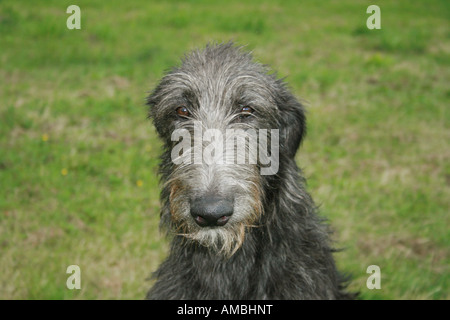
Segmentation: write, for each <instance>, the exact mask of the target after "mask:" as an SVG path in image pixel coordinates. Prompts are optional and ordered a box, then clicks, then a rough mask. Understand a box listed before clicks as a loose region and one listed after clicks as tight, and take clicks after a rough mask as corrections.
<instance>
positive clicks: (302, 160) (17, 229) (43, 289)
mask: <svg viewBox="0 0 450 320" xmlns="http://www.w3.org/2000/svg"><path fill="white" fill-rule="evenodd" d="M72 4H77V5H78V6H79V7H80V8H81V30H68V29H67V27H66V20H67V18H68V17H69V15H70V14H67V13H66V9H67V7H68V6H69V5H72ZM369 4H377V5H378V6H379V7H380V8H381V27H382V28H381V30H368V29H367V27H366V20H367V18H368V17H369V14H367V13H366V9H367V6H368V5H369ZM449 17H450V5H449V2H448V1H445V0H443V1H377V2H376V3H372V2H370V3H369V2H366V1H350V0H345V1H313V0H311V1H261V0H258V1H234V0H233V1H226V2H225V1H224V2H223V3H222V4H220V3H219V2H213V1H168V2H162V1H72V0H71V1H32V2H20V1H14V0H9V1H1V2H0V299H142V298H144V296H145V293H146V291H147V290H148V288H149V287H150V286H151V283H152V282H151V280H149V277H150V275H151V272H152V271H154V270H155V269H156V267H157V266H158V265H159V263H160V262H161V261H162V260H163V259H164V257H165V255H166V254H167V249H168V240H167V239H166V238H165V237H164V235H162V234H161V233H160V232H159V230H158V223H159V206H160V205H159V191H160V188H159V185H158V178H157V164H158V154H159V153H160V150H161V144H160V142H159V141H158V139H157V137H156V135H155V131H154V129H153V127H152V125H151V122H150V121H149V120H148V119H147V109H146V106H145V98H146V95H147V94H148V93H149V91H150V90H151V88H152V87H153V86H154V85H155V84H156V82H157V80H158V78H160V77H161V76H162V74H163V72H164V70H166V69H167V68H169V67H171V66H172V65H174V64H177V63H178V62H179V57H180V56H182V55H183V53H184V52H185V51H187V50H190V49H193V48H197V47H202V46H204V45H205V44H206V43H207V42H209V41H219V42H221V41H225V42H226V41H229V40H234V41H235V42H236V43H237V44H241V45H247V48H248V50H252V51H253V54H254V56H255V58H256V60H257V61H259V62H262V63H264V64H269V65H271V66H272V67H273V69H274V70H276V71H277V72H278V74H279V75H280V76H281V77H286V81H287V82H288V83H289V84H290V87H291V88H292V90H293V92H294V93H295V94H296V95H297V96H298V97H301V98H303V99H304V100H305V101H307V103H308V136H307V138H306V140H305V142H304V144H303V146H302V148H301V150H300V152H299V153H298V154H297V160H298V164H299V166H300V167H301V168H303V170H304V173H305V175H306V177H307V178H308V190H309V191H310V192H311V194H312V195H313V197H314V199H315V200H316V202H317V204H318V205H320V210H321V211H320V212H321V215H323V216H325V217H327V218H328V220H329V223H330V224H331V225H332V226H333V229H334V234H333V239H334V240H335V241H336V244H335V246H336V247H337V248H341V249H343V250H342V251H341V252H339V253H337V254H336V259H337V262H338V265H339V268H340V269H341V270H342V271H345V272H347V273H351V274H352V277H353V280H352V282H351V284H350V289H352V290H356V291H359V292H360V294H361V298H363V299H449V298H450V294H449V292H450V288H449V283H450V268H449V265H450V253H449V252H450V251H449V250H450V249H449V248H450V232H449V222H450V215H449V211H450V200H449V199H450V144H449V141H450V111H449V108H450V99H449V98H450V87H449V83H450V23H449ZM69 265H78V266H79V267H80V269H81V289H80V290H76V289H75V290H69V289H68V288H67V287H66V280H67V278H68V277H69V274H66V269H67V267H68V266H69ZM370 265H377V266H379V267H380V270H381V289H373V290H369V289H368V288H367V286H366V281H367V279H368V277H369V276H370V274H367V273H366V270H367V267H368V266H370Z"/></svg>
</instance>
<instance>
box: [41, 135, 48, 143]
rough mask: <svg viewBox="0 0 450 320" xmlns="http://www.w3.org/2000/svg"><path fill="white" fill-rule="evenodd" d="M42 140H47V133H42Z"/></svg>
mask: <svg viewBox="0 0 450 320" xmlns="http://www.w3.org/2000/svg"><path fill="white" fill-rule="evenodd" d="M42 141H44V142H46V141H48V134H46V133H44V134H43V135H42Z"/></svg>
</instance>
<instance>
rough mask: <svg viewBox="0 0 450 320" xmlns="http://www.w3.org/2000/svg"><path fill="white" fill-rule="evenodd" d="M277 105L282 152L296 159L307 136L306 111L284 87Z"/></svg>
mask: <svg viewBox="0 0 450 320" xmlns="http://www.w3.org/2000/svg"><path fill="white" fill-rule="evenodd" d="M277 105H278V110H279V113H280V118H279V119H280V120H279V121H280V152H282V153H285V154H286V155H287V156H289V157H294V156H295V153H296V152H297V149H298V148H299V146H300V143H301V142H302V140H303V138H304V136H305V135H306V116H305V110H304V108H303V105H302V104H301V103H300V102H299V101H298V100H297V99H296V98H295V97H294V96H293V95H292V94H291V93H290V92H289V91H288V90H287V89H286V88H285V87H284V85H282V86H281V90H280V94H279V95H278V97H277Z"/></svg>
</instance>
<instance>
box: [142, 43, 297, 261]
mask: <svg viewBox="0 0 450 320" xmlns="http://www.w3.org/2000/svg"><path fill="white" fill-rule="evenodd" d="M148 104H149V105H150V106H151V109H150V116H151V117H152V119H153V122H154V124H155V127H156V129H157V132H158V134H159V135H160V137H161V138H162V140H163V142H164V144H165V153H164V155H163V157H162V159H163V160H162V164H161V173H162V181H163V182H164V185H163V191H162V199H163V202H164V203H163V209H162V213H161V215H162V218H163V221H167V222H169V224H170V225H171V226H172V228H174V229H175V232H177V233H178V234H182V235H184V236H185V237H186V238H187V239H191V240H193V241H198V242H200V243H201V244H203V245H205V246H210V247H212V248H214V249H215V250H217V251H218V252H223V253H225V254H227V255H230V254H232V253H234V252H235V251H236V250H237V249H238V248H239V247H240V245H241V244H242V242H243V241H244V235H245V231H246V228H248V227H252V226H257V225H258V222H259V221H260V217H261V216H262V215H263V214H264V212H263V207H264V206H263V203H264V198H265V193H266V192H267V189H268V188H270V186H269V182H268V181H270V178H269V176H276V175H277V174H278V171H279V170H280V169H282V168H280V165H282V161H283V159H284V160H286V159H291V160H292V159H293V157H294V155H295V152H296V150H297V148H298V146H299V144H300V142H301V140H302V137H303V135H304V132H305V117H304V112H303V108H302V106H301V105H300V104H299V103H298V102H297V100H296V99H295V98H294V97H293V96H292V95H291V94H290V93H289V92H288V91H287V89H286V88H285V86H284V84H283V83H282V82H281V81H279V80H277V79H276V78H275V77H274V76H273V75H269V74H267V71H266V70H265V68H264V67H262V66H261V65H259V64H256V63H254V62H253V61H252V59H251V56H250V55H249V54H247V53H243V52H242V51H241V50H240V49H239V48H236V47H233V46H232V45H231V44H225V45H218V46H207V47H206V49H205V50H203V51H195V52H193V53H191V54H190V55H188V56H187V57H186V58H185V59H184V61H183V63H182V65H181V66H180V67H178V68H174V69H173V70H172V71H171V72H169V73H168V74H167V75H166V76H165V77H164V78H163V79H162V80H161V82H160V84H159V85H158V86H157V88H156V89H155V90H154V92H153V93H152V94H151V95H150V97H149V98H148ZM272 187H273V186H272ZM270 192H273V190H272V191H270Z"/></svg>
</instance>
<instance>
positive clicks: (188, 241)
mask: <svg viewBox="0 0 450 320" xmlns="http://www.w3.org/2000/svg"><path fill="white" fill-rule="evenodd" d="M148 104H149V105H150V107H151V108H150V116H151V118H152V119H153V122H154V124H155V126H156V129H157V132H158V134H159V136H160V137H161V139H162V141H163V142H164V150H165V152H164V153H163V155H162V163H161V167H160V172H161V179H162V184H163V189H162V193H161V199H162V209H161V225H162V226H163V227H165V228H167V230H169V231H170V232H171V233H172V235H173V239H172V244H171V249H170V255H169V256H168V258H167V259H166V260H165V261H164V262H163V263H162V264H161V266H160V267H159V269H158V270H157V271H156V272H155V274H154V276H155V277H156V279H157V280H156V283H155V284H154V286H153V288H152V289H151V290H150V291H149V293H148V296H147V297H148V298H150V299H336V298H347V297H349V295H347V294H346V293H345V292H344V291H343V290H342V286H341V283H342V279H341V277H340V275H339V273H338V272H337V270H336V267H335V263H334V260H333V257H332V251H333V250H332V249H331V247H330V243H329V231H328V229H327V226H326V225H325V224H324V223H323V222H322V221H321V219H320V218H318V216H317V215H316V207H315V205H314V203H313V201H312V199H311V197H310V196H309V194H308V193H307V192H306V191H305V188H304V181H303V178H302V177H301V175H300V173H301V172H300V170H299V169H298V168H297V165H296V163H295V160H294V155H295V153H296V151H297V149H298V147H299V145H300V143H301V140H302V138H303V136H304V134H305V130H306V129H305V128H306V124H305V115H304V110H303V107H302V105H301V104H300V103H299V102H298V101H297V100H296V99H295V97H294V96H293V95H292V94H291V93H290V92H289V91H288V90H287V88H286V86H285V85H284V83H283V82H282V81H281V80H278V79H276V77H275V76H274V75H272V74H268V72H267V69H266V68H265V67H264V66H262V65H260V64H257V63H255V62H253V61H252V58H251V56H250V54H248V53H245V52H243V51H242V49H241V48H237V47H235V46H233V45H232V44H231V43H228V44H221V45H208V46H207V47H206V48H205V49H204V50H201V51H194V52H192V53H191V54H189V55H188V56H186V57H185V59H184V60H183V63H182V64H181V66H179V67H176V68H174V69H172V70H171V71H170V72H169V73H168V74H167V75H166V76H164V78H163V79H162V80H161V82H160V83H159V85H158V86H157V88H156V89H155V90H154V91H153V93H152V94H151V95H150V97H149V98H148ZM243 105H244V106H250V107H251V108H252V109H253V110H254V112H253V114H252V115H251V116H250V117H247V118H243V119H241V118H240V116H239V110H240V109H239V108H240V107H241V106H243ZM180 106H185V107H187V108H188V109H189V111H190V114H189V116H188V117H186V118H184V119H182V118H180V117H179V116H178V115H177V113H176V110H177V108H179V107H180ZM194 121H201V126H202V127H203V129H209V128H213V129H218V130H220V131H222V132H225V130H226V129H229V128H244V129H248V128H254V129H273V128H277V129H279V142H280V147H279V151H280V152H279V169H278V172H277V173H276V174H275V175H261V174H260V170H259V169H260V167H261V165H260V164H259V163H257V164H205V163H201V164H196V163H191V164H174V162H173V161H172V159H171V150H172V148H173V147H174V144H175V143H176V142H173V141H171V135H172V132H173V131H174V130H175V129H180V128H185V129H187V130H188V131H189V132H193V127H194ZM192 136H194V134H193V133H192ZM211 195H214V196H220V197H222V198H226V199H232V201H233V203H234V205H233V214H232V215H231V218H230V220H229V221H228V223H226V224H225V225H224V226H220V227H213V228H209V227H206V228H202V227H200V226H199V225H198V224H197V223H195V221H194V219H193V217H192V216H191V213H190V210H191V209H192V208H191V206H192V203H193V201H194V200H195V199H202V197H206V196H211Z"/></svg>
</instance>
